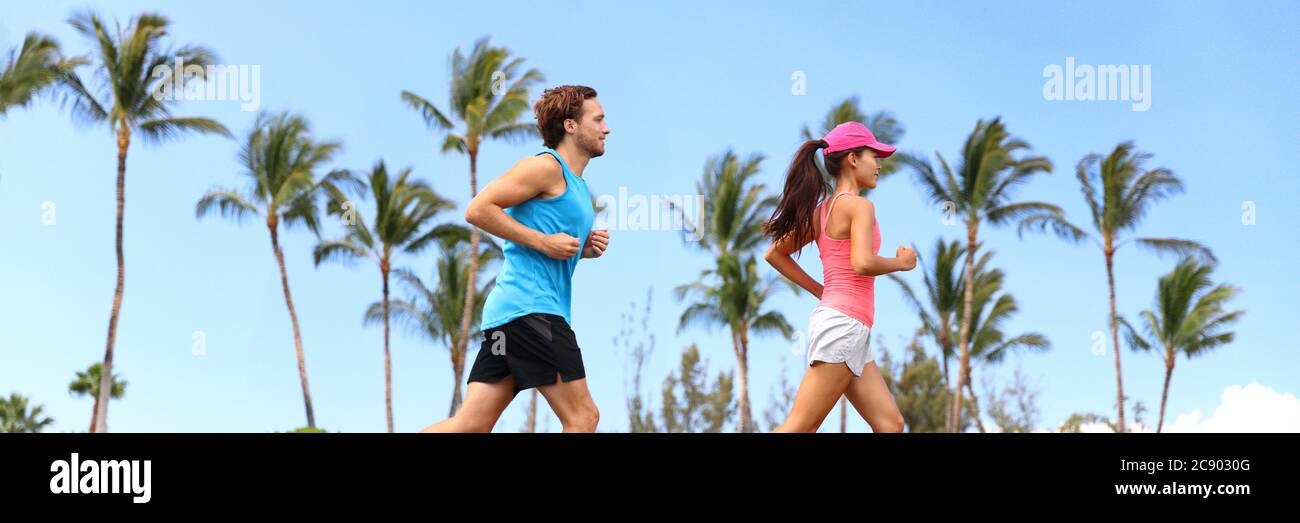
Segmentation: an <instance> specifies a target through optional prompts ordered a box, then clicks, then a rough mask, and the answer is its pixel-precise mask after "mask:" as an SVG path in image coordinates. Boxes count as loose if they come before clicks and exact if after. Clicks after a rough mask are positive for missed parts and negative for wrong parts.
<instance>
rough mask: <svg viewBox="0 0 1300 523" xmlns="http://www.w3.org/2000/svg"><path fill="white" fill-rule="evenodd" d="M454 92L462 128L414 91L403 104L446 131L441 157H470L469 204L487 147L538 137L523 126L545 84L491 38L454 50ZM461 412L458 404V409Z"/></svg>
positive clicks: (476, 236) (470, 287)
mask: <svg viewBox="0 0 1300 523" xmlns="http://www.w3.org/2000/svg"><path fill="white" fill-rule="evenodd" d="M450 66H451V67H450V69H451V88H450V100H449V105H448V108H449V110H450V111H451V116H453V117H455V118H456V120H457V121H458V122H459V124H460V127H459V128H457V125H456V123H455V122H453V121H452V119H451V118H448V117H447V115H446V113H443V112H442V111H441V110H439V109H438V107H437V106H435V105H433V103H431V102H429V100H428V99H426V98H424V97H422V96H420V95H417V94H415V93H413V92H411V91H402V101H403V102H405V103H406V105H408V106H410V107H411V108H412V109H414V110H416V111H418V112H419V113H420V116H421V117H422V118H423V119H424V123H425V124H426V125H428V126H429V127H430V128H431V129H433V130H434V131H438V132H441V131H446V132H447V135H446V137H445V138H444V139H443V142H442V152H443V153H444V154H446V153H448V152H450V151H456V152H458V153H461V154H464V155H466V156H468V157H469V192H470V198H473V197H474V196H476V195H478V154H479V148H480V146H482V144H483V142H484V141H486V140H491V139H498V140H499V139H505V140H507V141H511V142H518V141H520V140H522V139H524V138H528V137H533V136H537V135H538V131H537V127H536V126H534V125H533V124H532V123H528V122H520V121H519V119H520V118H521V117H523V116H524V115H525V114H527V113H528V110H529V103H528V90H529V89H530V88H531V87H532V86H533V84H536V83H539V82H543V81H545V77H544V76H543V75H542V73H541V72H540V71H538V70H537V69H528V70H526V71H525V70H523V67H524V59H523V58H519V57H513V58H512V57H511V53H510V50H509V49H507V48H505V47H492V45H491V44H490V42H489V39H488V37H483V38H481V39H479V41H478V42H475V43H474V49H473V50H472V51H470V54H469V56H465V55H463V54H461V52H460V49H459V48H458V49H456V50H455V51H454V52H453V53H452V54H451V60H450ZM480 239H481V233H480V231H479V230H478V227H471V228H470V237H469V249H470V252H479V245H478V244H479V241H480ZM479 261H480V260H479V259H478V258H477V257H470V261H469V273H468V274H469V280H468V281H467V282H466V285H465V300H464V301H465V305H464V306H463V307H461V308H462V316H461V319H460V329H459V332H469V330H470V324H471V323H473V320H474V316H473V314H474V313H473V310H474V307H471V306H470V304H472V303H475V300H476V298H475V294H476V293H477V292H478V288H477V286H478V272H479V271H478V264H479ZM460 343H461V344H460V346H459V347H458V348H457V349H456V350H453V351H452V353H453V354H456V353H460V354H464V353H465V352H466V350H467V345H468V343H469V337H468V336H461V337H460ZM457 408H459V404H457Z"/></svg>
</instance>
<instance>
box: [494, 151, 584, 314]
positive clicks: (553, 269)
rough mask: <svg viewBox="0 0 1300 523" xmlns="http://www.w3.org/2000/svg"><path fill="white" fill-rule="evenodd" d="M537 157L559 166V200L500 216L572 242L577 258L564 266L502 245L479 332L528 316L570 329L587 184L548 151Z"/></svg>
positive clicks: (524, 205)
mask: <svg viewBox="0 0 1300 523" xmlns="http://www.w3.org/2000/svg"><path fill="white" fill-rule="evenodd" d="M537 154H538V155H539V156H540V155H542V154H550V155H551V156H554V157H555V159H556V160H557V161H559V162H560V167H561V169H562V170H563V171H564V184H565V189H564V194H561V195H559V196H556V197H554V198H533V199H531V200H528V201H525V202H523V203H521V204H519V205H516V206H514V207H511V208H509V209H506V214H509V215H510V217H512V218H514V219H515V221H517V222H519V223H520V224H523V225H524V226H525V227H528V228H530V229H533V230H536V231H538V232H541V233H542V234H556V233H561V232H562V233H565V234H568V235H569V236H573V237H574V238H577V239H578V242H579V244H580V246H579V248H578V254H575V255H574V256H573V257H572V258H569V259H567V260H557V259H554V258H551V257H550V256H547V255H545V254H543V253H542V252H541V251H537V250H534V249H530V248H528V247H525V246H523V245H519V244H516V243H514V242H511V241H505V247H504V249H503V251H504V253H505V262H504V263H502V265H501V272H500V274H498V275H497V280H496V285H494V286H493V287H492V290H491V291H490V292H488V296H487V299H486V300H485V301H484V303H483V321H482V322H481V327H480V328H481V329H482V330H487V329H491V328H493V327H498V326H501V325H504V324H506V323H509V322H510V321H511V320H514V319H515V318H518V317H520V316H523V315H526V314H533V313H548V314H555V315H557V316H563V317H564V321H566V322H568V323H569V325H573V321H572V319H571V318H570V316H569V298H570V295H571V293H572V287H573V286H572V282H573V269H574V267H577V265H578V260H579V259H581V258H582V249H583V248H585V247H586V246H587V235H588V234H590V233H591V225H592V222H594V221H595V219H596V212H595V209H593V208H592V206H591V191H590V190H588V189H587V182H586V181H585V180H583V179H582V178H580V177H578V176H577V175H575V174H573V171H570V170H569V166H568V164H565V163H564V158H561V157H560V155H559V153H557V152H555V150H554V149H549V148H548V149H544V150H543V151H542V152H539V153H537Z"/></svg>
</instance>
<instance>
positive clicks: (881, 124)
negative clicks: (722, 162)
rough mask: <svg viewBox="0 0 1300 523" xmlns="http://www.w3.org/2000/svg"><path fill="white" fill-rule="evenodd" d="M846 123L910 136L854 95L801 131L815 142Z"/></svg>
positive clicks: (879, 135)
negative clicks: (818, 126) (868, 110)
mask: <svg viewBox="0 0 1300 523" xmlns="http://www.w3.org/2000/svg"><path fill="white" fill-rule="evenodd" d="M844 122H859V123H861V124H862V125H865V126H867V128H868V129H871V134H873V135H875V137H876V139H877V140H879V141H881V142H884V143H888V144H897V143H898V142H900V141H902V140H903V135H904V134H907V130H906V129H904V128H903V124H902V122H899V121H898V118H897V117H895V116H894V114H893V113H891V112H889V111H876V112H874V113H871V114H870V115H868V114H867V113H865V112H863V110H862V106H861V103H860V102H859V100H858V96H857V95H853V96H850V97H848V98H845V99H844V100H841V101H840V102H839V103H837V104H835V105H834V106H831V109H830V110H829V111H827V112H826V118H824V119H823V120H822V124H821V129H820V130H819V131H818V133H817V134H815V135H814V134H813V131H812V129H811V128H809V127H808V126H807V125H805V126H804V127H803V130H802V131H801V132H800V135H801V136H802V137H803V139H804V140H816V139H818V138H821V137H822V136H825V135H826V133H829V132H831V129H834V128H835V126H837V125H839V124H842V123H844ZM904 156H907V153H904V152H902V151H899V152H897V153H895V154H894V159H895V160H898V159H901V158H903V157H904ZM813 158H814V160H816V161H817V162H818V165H821V158H820V157H817V156H814V157H813ZM902 165H903V162H900V161H892V162H881V164H880V178H881V179H884V178H885V177H886V176H889V175H891V174H894V173H896V172H898V170H899V169H900V168H901V166H902ZM825 172H826V168H825V167H822V173H823V174H824V173H825ZM827 182H828V183H831V184H832V185H833V184H834V183H833V181H831V180H827ZM869 191H870V189H867V188H865V187H864V188H862V192H861V194H862V195H864V196H865V195H866V194H867V193H868V192H869ZM842 406H843V405H842V404H841V407H842Z"/></svg>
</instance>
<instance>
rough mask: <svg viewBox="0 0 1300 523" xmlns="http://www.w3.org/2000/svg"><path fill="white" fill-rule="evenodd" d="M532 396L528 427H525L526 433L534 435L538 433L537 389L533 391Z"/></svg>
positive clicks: (529, 404) (529, 405)
mask: <svg viewBox="0 0 1300 523" xmlns="http://www.w3.org/2000/svg"><path fill="white" fill-rule="evenodd" d="M530 396H532V397H531V398H530V399H529V400H528V425H527V426H525V427H524V432H527V433H529V434H534V433H536V432H537V389H533V391H532V394H530Z"/></svg>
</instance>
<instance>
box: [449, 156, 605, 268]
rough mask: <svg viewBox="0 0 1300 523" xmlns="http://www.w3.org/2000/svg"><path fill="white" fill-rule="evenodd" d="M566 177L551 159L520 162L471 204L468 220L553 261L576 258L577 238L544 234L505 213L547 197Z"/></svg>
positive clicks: (525, 159)
mask: <svg viewBox="0 0 1300 523" xmlns="http://www.w3.org/2000/svg"><path fill="white" fill-rule="evenodd" d="M563 177H564V173H563V171H561V168H560V165H559V163H557V162H555V161H554V160H552V159H550V158H548V157H543V156H534V157H531V158H524V159H523V160H519V162H518V163H516V164H515V165H514V167H511V168H510V170H508V171H506V172H505V174H503V175H501V177H499V178H497V179H496V180H493V181H492V183H489V184H488V185H487V187H484V188H483V190H482V191H480V192H479V193H478V196H475V197H474V199H473V200H471V201H470V202H469V207H468V208H467V209H466V210H465V221H467V222H469V223H470V224H472V225H474V226H476V227H478V228H480V229H483V230H485V231H487V232H488V233H490V234H492V235H493V236H497V237H499V238H504V239H506V240H509V241H511V242H514V243H517V244H519V245H523V246H525V247H528V248H530V249H534V250H536V251H539V252H541V253H542V254H545V255H547V256H549V257H551V258H555V259H557V260H563V259H568V258H572V257H573V256H575V255H577V254H578V248H579V246H580V245H581V244H580V242H579V241H578V239H577V238H574V237H572V236H569V235H568V234H564V233H556V234H549V235H548V234H543V233H542V232H541V231H538V230H535V229H531V228H529V227H527V226H525V225H524V224H522V223H519V222H518V221H517V220H515V219H514V218H511V217H510V215H509V214H506V211H505V210H506V208H509V207H514V206H516V205H519V204H521V203H523V202H526V201H528V200H530V199H533V198H536V197H537V196H539V195H541V194H543V193H544V192H546V189H547V188H548V187H551V186H553V185H554V184H555V182H556V181H557V180H560V179H563Z"/></svg>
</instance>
